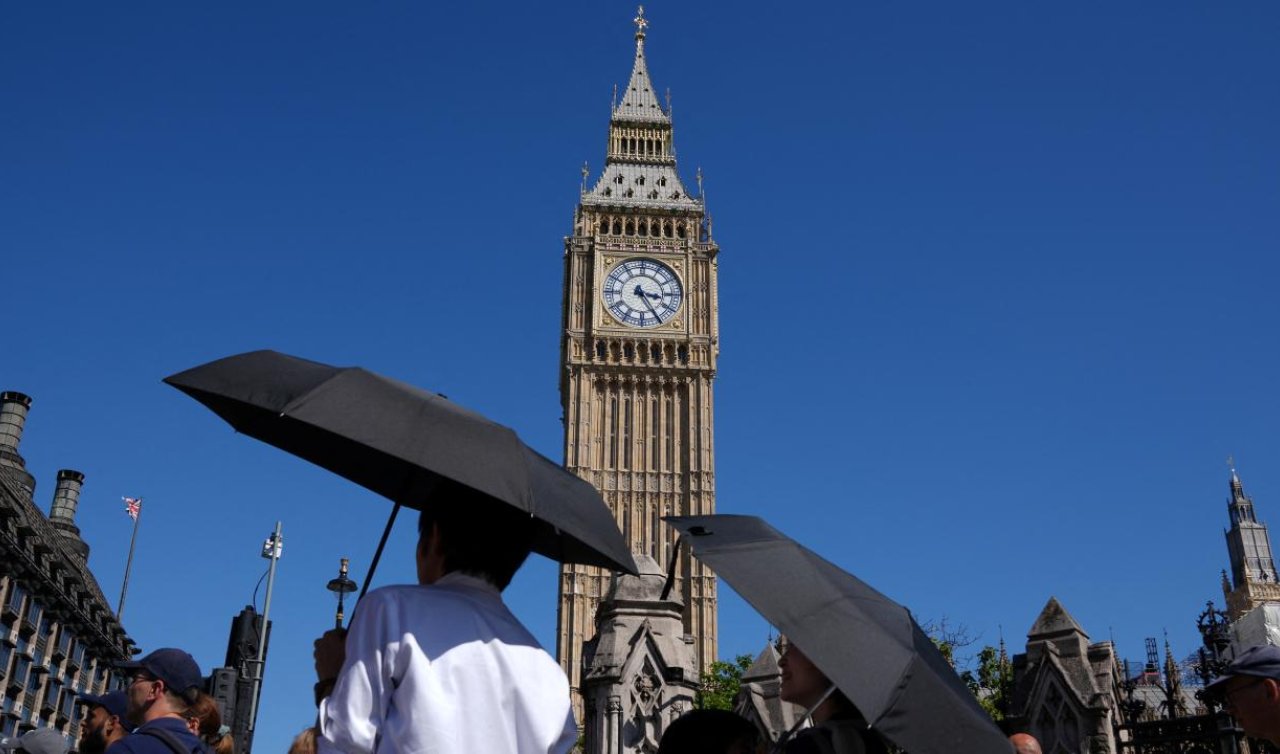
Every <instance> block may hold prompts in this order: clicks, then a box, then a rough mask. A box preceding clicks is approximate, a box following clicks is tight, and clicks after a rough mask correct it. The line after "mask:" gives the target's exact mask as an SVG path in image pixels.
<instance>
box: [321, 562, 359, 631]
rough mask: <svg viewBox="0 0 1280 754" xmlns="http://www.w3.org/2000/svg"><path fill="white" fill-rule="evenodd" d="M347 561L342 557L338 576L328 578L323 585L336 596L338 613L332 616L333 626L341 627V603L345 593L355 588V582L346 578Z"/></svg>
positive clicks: (349, 592)
mask: <svg viewBox="0 0 1280 754" xmlns="http://www.w3.org/2000/svg"><path fill="white" fill-rule="evenodd" d="M348 562H349V561H348V560H347V559H346V558H342V559H341V560H340V561H339V566H338V578H336V579H329V583H328V584H327V585H326V586H325V588H326V589H328V590H329V591H331V592H333V594H334V596H335V597H337V598H338V613H337V614H336V615H335V616H334V618H333V627H334V628H342V619H343V617H344V616H343V612H342V609H343V603H344V601H345V600H346V597H347V595H348V594H351V593H352V592H354V591H355V590H356V582H354V581H352V580H351V579H349V578H347V565H348Z"/></svg>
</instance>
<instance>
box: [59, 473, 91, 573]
mask: <svg viewBox="0 0 1280 754" xmlns="http://www.w3.org/2000/svg"><path fill="white" fill-rule="evenodd" d="M83 486H84V474H82V473H81V472H79V471H74V470H72V469H62V470H60V471H59V472H58V486H57V488H56V489H54V491H53V506H52V508H50V510H49V523H50V524H51V525H52V526H53V528H55V529H57V530H58V532H59V533H60V534H62V536H63V539H64V540H65V541H64V544H65V545H66V546H67V549H68V550H70V551H71V552H73V553H75V554H76V555H79V556H80V558H81V559H82V560H86V561H87V560H88V559H89V545H87V544H85V541H84V540H83V539H81V538H80V529H79V527H77V526H76V506H77V505H79V504H80V489H81V488H82V487H83Z"/></svg>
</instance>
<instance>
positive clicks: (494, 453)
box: [164, 351, 636, 574]
mask: <svg viewBox="0 0 1280 754" xmlns="http://www.w3.org/2000/svg"><path fill="white" fill-rule="evenodd" d="M164 381H165V382H166V383H168V384H170V385H172V386H174V387H176V388H178V389H179V390H181V391H182V392H184V393H186V394H187V395H190V396H191V397H192V398H195V399H196V400H197V401H200V402H201V403H203V404H204V405H205V406H207V407H208V408H209V409H211V410H212V411H213V412H214V413H215V414H217V415H218V416H220V417H222V418H223V419H225V420H226V421H227V423H229V424H230V425H231V426H232V427H234V428H235V429H236V430H238V431H240V432H242V433H244V434H246V435H249V436H250V437H255V438H257V439H259V440H262V441H263V442H265V443H268V444H270V445H274V446H276V447H277V448H280V449H281V450H285V451H288V452H289V453H292V454H293V455H296V456H298V457H299V458H303V459H306V460H308V461H311V462H312V463H314V464H316V465H317V466H320V467H322V468H325V469H328V470H329V471H332V472H334V473H335V474H338V475H339V476H342V477H345V478H347V479H350V480H351V481H353V482H355V483H356V484H359V485H360V486H362V487H366V488H368V489H370V490H372V491H374V492H376V493H378V494H380V495H383V496H384V497H387V498H389V499H391V500H393V501H395V502H396V503H399V504H401V505H405V506H408V507H410V508H421V507H422V506H423V504H424V503H426V502H427V501H428V498H429V494H430V492H431V490H432V489H433V488H434V487H435V486H436V485H437V484H438V483H439V481H440V480H441V479H442V478H443V479H448V480H452V481H453V482H457V483H459V484H462V485H465V486H467V487H470V488H471V489H473V490H476V491H478V492H481V493H483V494H484V495H487V496H488V497H490V498H493V499H494V500H496V501H498V502H500V503H504V504H506V505H510V506H512V507H514V508H517V509H519V510H522V511H526V512H528V513H529V514H530V515H531V516H532V517H533V518H535V519H536V520H537V521H538V522H539V526H538V527H537V533H536V534H535V540H534V548H533V549H534V551H535V552H538V553H541V554H543V555H546V556H547V557H549V558H551V559H553V560H558V561H560V562H564V563H583V564H587V565H595V566H601V567H603V568H608V569H611V570H615V571H626V572H627V573H633V574H634V573H635V572H636V568H635V563H634V562H633V561H632V559H631V555H630V553H629V551H628V548H627V546H626V542H625V541H624V540H623V538H622V532H620V531H619V530H618V525H617V523H616V522H615V521H614V519H613V514H612V513H610V512H609V508H608V506H606V505H605V502H604V500H603V499H602V498H601V497H600V493H598V492H597V491H596V490H595V488H594V487H592V486H591V485H590V484H588V483H587V482H586V481H584V480H583V479H581V478H579V477H577V476H575V475H573V474H571V473H569V472H568V471H565V470H564V468H562V467H561V466H560V465H559V464H556V463H554V462H552V461H550V460H549V459H547V458H545V457H544V456H542V455H540V454H539V453H537V452H536V451H534V450H533V449H531V448H529V447H528V446H527V445H525V444H524V443H523V442H521V441H520V438H519V437H517V436H516V433H515V432H513V431H512V430H510V429H508V428H507V427H504V426H502V425H501V424H497V423H495V422H492V421H490V420H488V419H486V418H484V417H483V416H480V415H479V414H476V413H474V412H472V411H468V410H467V409H464V408H462V407H461V406H458V405H457V404H455V403H453V402H451V401H449V400H448V399H446V398H444V397H443V396H440V395H437V394H436V393H432V392H429V391H426V390H422V389H420V388H416V387H413V386H412V385H407V384H405V383H403V382H399V381H397V380H393V379H390V378H387V377H383V376H381V375H378V374H374V373H373V372H369V371H366V370H364V369H360V368H358V367H332V366H329V365H327V364H320V363H318V362H314V361H308V360H306V359H299V358H297V357H294V356H288V355H285V354H282V353H277V352H275V351H253V352H250V353H244V354H240V355H238V356H229V357H227V358H225V359H219V360H217V361H213V362H210V363H208V364H205V365H203V366H198V367H195V368H193V369H188V370H187V371H185V372H180V373H178V374H175V375H173V376H171V377H167V378H165V380H164Z"/></svg>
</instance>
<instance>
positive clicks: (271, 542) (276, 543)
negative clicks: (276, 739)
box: [249, 521, 284, 740]
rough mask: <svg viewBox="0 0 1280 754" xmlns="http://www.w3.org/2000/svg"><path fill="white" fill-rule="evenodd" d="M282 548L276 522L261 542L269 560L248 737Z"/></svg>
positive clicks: (259, 688)
mask: <svg viewBox="0 0 1280 754" xmlns="http://www.w3.org/2000/svg"><path fill="white" fill-rule="evenodd" d="M283 550H284V538H283V537H281V536H280V522H279V521H277V522H276V530H275V532H273V533H272V534H271V536H270V537H268V538H267V541H266V542H263V543H262V557H264V558H266V559H268V560H270V561H271V565H270V566H269V567H268V569H267V599H266V602H264V603H263V605H262V638H261V639H260V640H259V641H258V658H257V659H256V660H255V661H254V673H253V702H252V704H251V705H250V707H249V739H250V740H252V738H253V730H254V728H255V727H256V725H257V722H258V696H259V695H260V694H261V693H262V675H263V669H264V668H263V666H264V665H266V661H265V659H264V658H265V656H266V653H267V638H268V636H267V632H268V627H269V626H270V625H271V624H270V623H269V622H268V621H269V619H270V617H271V590H272V587H274V586H275V583H276V562H277V561H278V560H280V554H281V552H282V551H283Z"/></svg>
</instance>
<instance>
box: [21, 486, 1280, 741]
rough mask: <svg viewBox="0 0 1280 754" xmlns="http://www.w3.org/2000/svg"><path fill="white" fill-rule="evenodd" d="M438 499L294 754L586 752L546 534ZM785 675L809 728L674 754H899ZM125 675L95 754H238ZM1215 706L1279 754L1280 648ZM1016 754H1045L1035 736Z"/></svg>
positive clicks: (718, 716)
mask: <svg viewBox="0 0 1280 754" xmlns="http://www.w3.org/2000/svg"><path fill="white" fill-rule="evenodd" d="M472 497H474V498H475V499H468V498H472ZM433 499H437V500H442V501H443V502H444V504H441V505H432V506H428V507H427V508H426V509H425V510H423V511H422V513H421V515H420V518H419V522H418V532H419V538H418V542H417V545H416V561H417V572H418V584H417V585H412V586H391V587H384V588H382V589H376V590H374V591H371V592H369V594H368V595H367V596H366V597H365V598H364V599H363V600H361V602H360V603H359V606H358V608H357V610H356V612H355V615H354V616H353V618H352V621H351V625H350V627H349V629H347V630H342V629H333V630H331V631H329V632H327V633H325V634H324V635H323V636H322V637H320V638H319V639H317V640H316V642H315V648H314V658H315V671H316V684H315V686H314V693H315V701H316V706H317V709H318V714H317V719H316V722H315V724H314V726H308V727H307V728H306V729H305V730H304V731H303V732H302V733H301V734H300V735H299V736H298V737H297V739H296V740H295V741H294V743H293V746H292V747H291V749H290V754H430V753H441V754H443V753H445V752H449V753H455V752H456V753H460V754H468V753H472V752H476V753H482V754H563V753H564V752H567V751H569V750H570V749H571V748H573V746H574V745H575V744H576V743H577V742H578V728H577V724H576V722H575V720H574V716H573V712H572V709H571V704H570V694H569V683H568V680H567V679H566V677H565V675H564V673H563V671H562V670H561V668H560V666H559V665H558V664H557V663H556V662H555V660H554V659H552V658H551V656H550V655H549V654H547V652H546V651H545V650H543V649H542V648H541V647H540V646H539V645H538V643H537V642H536V641H535V640H534V638H533V636H532V634H530V632H529V631H528V630H527V629H526V628H525V627H524V626H523V625H521V623H520V621H519V620H518V619H517V618H516V617H515V616H514V615H513V614H512V613H511V611H510V610H508V609H507V607H506V605H505V604H504V603H503V600H502V591H503V590H504V589H505V588H506V587H507V585H508V584H509V583H510V582H511V579H512V576H513V575H514V574H515V572H516V571H517V569H519V568H520V566H521V564H522V563H523V562H524V560H525V559H526V557H527V556H528V555H529V552H530V550H531V547H532V543H533V538H534V536H535V530H534V527H533V524H532V520H531V519H530V517H529V516H528V514H526V513H521V512H518V511H516V510H515V509H512V508H506V507H497V506H492V505H489V504H488V503H487V502H486V501H485V500H483V499H481V497H480V496H478V493H474V492H472V491H470V490H469V489H468V488H466V487H463V486H460V485H445V487H444V488H443V489H438V490H437V491H436V494H435V496H434V498H433ZM779 668H780V670H781V686H780V696H781V698H782V699H783V701H786V702H790V703H793V704H795V705H799V706H800V707H803V708H804V709H805V711H806V717H807V718H808V720H809V721H810V722H811V724H810V725H809V726H808V727H805V728H802V729H801V730H799V731H797V732H796V733H795V734H794V735H791V736H789V737H787V738H786V739H785V740H784V741H783V742H781V743H778V744H775V743H774V742H770V741H766V740H762V739H761V737H760V736H759V734H758V731H757V729H756V727H755V725H754V724H753V723H751V722H750V721H748V720H746V719H745V718H742V717H740V716H738V715H736V714H734V713H732V712H727V711H719V710H694V711H692V712H689V713H687V714H685V715H684V716H682V717H680V718H678V719H677V720H675V721H674V722H672V723H671V724H670V725H669V726H668V727H667V730H666V731H665V733H664V735H663V736H662V739H661V741H660V742H659V749H658V752H659V754H757V753H763V752H766V751H770V752H783V753H784V754H888V753H889V752H890V751H894V750H895V749H894V747H892V746H891V745H890V744H889V743H888V742H886V741H885V740H884V739H882V738H881V737H880V735H879V734H878V733H876V731H875V730H874V729H873V728H871V727H870V726H869V725H868V722H867V721H866V720H865V719H864V718H863V716H862V714H861V713H860V712H859V710H858V709H857V707H856V706H855V705H854V704H853V702H851V701H850V699H849V698H848V697H847V696H846V695H845V694H844V693H842V692H841V691H840V690H839V689H838V688H836V687H835V685H834V684H832V683H831V681H830V680H829V679H828V678H827V677H826V675H824V674H823V672H822V671H821V670H820V669H819V668H818V667H817V666H816V665H814V663H812V662H811V661H810V660H809V658H808V657H807V656H806V655H805V654H804V652H803V649H802V648H801V647H798V646H796V645H795V644H787V645H785V648H784V650H783V653H782V655H781V658H780V660H779ZM121 670H122V672H123V673H124V674H125V676H126V678H127V680H128V685H127V686H126V688H125V689H123V690H119V691H112V692H110V693H107V694H103V695H83V696H82V697H81V702H82V703H83V704H84V706H85V715H84V717H83V722H82V737H81V741H80V745H79V751H80V753H81V754H234V751H233V749H234V747H233V739H232V737H231V736H230V735H229V732H228V730H227V728H226V726H224V725H223V724H222V721H221V719H220V715H219V712H218V705H217V703H216V701H215V700H214V699H212V698H211V697H210V696H209V695H208V694H207V693H205V692H204V691H203V690H202V687H203V678H202V676H201V672H200V668H199V666H198V665H197V663H196V662H195V660H194V659H193V658H192V657H191V655H189V654H187V653H186V652H184V651H182V650H179V649H171V648H170V649H159V650H156V651H154V652H151V653H150V654H148V655H146V656H144V657H142V658H141V659H139V660H136V661H133V662H128V663H125V664H124V665H123V666H122V667H121ZM1205 693H1206V695H1207V697H1208V698H1211V699H1214V700H1216V701H1218V702H1219V703H1221V704H1222V705H1223V706H1224V708H1225V709H1226V710H1227V711H1228V712H1230V713H1231V715H1232V716H1233V717H1234V718H1235V719H1236V720H1237V722H1238V723H1239V724H1240V725H1241V726H1242V727H1243V729H1244V730H1245V732H1246V733H1247V734H1249V735H1250V736H1255V737H1258V738H1262V739H1266V740H1268V741H1270V742H1271V743H1272V744H1273V745H1277V746H1280V648H1277V647H1270V646H1264V647H1254V648H1251V649H1249V650H1247V651H1245V652H1242V653H1241V654H1240V655H1239V656H1238V657H1237V658H1236V660H1235V661H1234V662H1233V663H1232V664H1231V666H1230V667H1229V668H1228V669H1227V670H1226V672H1225V673H1224V674H1223V675H1222V677H1221V678H1219V679H1218V680H1217V681H1215V682H1214V683H1213V684H1210V685H1209V686H1208V687H1207V688H1206V690H1205ZM67 750H68V748H67V741H66V739H65V737H63V736H62V735H61V734H60V733H58V732H57V731H55V730H53V729H49V728H40V729H36V730H32V731H30V732H28V733H26V734H24V735H22V736H20V737H16V738H13V739H5V740H4V741H3V742H0V754H9V752H18V751H21V752H27V754H66V752H67ZM1009 750H1010V751H1011V752H1016V754H1041V752H1040V745H1039V743H1038V742H1037V741H1036V740H1035V738H1033V737H1032V736H1031V735H1029V734H1027V733H1025V732H1021V733H1016V734H1015V735H1013V736H1011V737H1010V740H1009Z"/></svg>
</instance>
